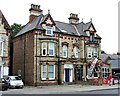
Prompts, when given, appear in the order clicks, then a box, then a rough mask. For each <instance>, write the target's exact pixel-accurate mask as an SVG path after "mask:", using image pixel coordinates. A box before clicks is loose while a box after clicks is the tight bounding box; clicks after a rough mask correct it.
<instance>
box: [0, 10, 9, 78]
mask: <svg viewBox="0 0 120 96" xmlns="http://www.w3.org/2000/svg"><path fill="white" fill-rule="evenodd" d="M10 29H11V28H10V26H9V24H8V22H7V20H6V18H5V17H4V15H3V13H2V11H1V10H0V78H2V77H4V76H8V74H9V60H10V59H9V36H10Z"/></svg>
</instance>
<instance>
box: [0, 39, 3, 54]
mask: <svg viewBox="0 0 120 96" xmlns="http://www.w3.org/2000/svg"><path fill="white" fill-rule="evenodd" d="M0 56H3V41H0Z"/></svg>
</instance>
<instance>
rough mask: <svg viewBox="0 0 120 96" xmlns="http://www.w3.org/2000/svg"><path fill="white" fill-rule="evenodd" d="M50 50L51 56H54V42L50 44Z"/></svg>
mask: <svg viewBox="0 0 120 96" xmlns="http://www.w3.org/2000/svg"><path fill="white" fill-rule="evenodd" d="M48 52H49V53H48V54H49V56H54V43H49V44H48Z"/></svg>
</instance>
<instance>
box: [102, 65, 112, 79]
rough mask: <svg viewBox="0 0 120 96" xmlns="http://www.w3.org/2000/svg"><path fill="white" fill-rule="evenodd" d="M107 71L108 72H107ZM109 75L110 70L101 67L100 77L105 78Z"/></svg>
mask: <svg viewBox="0 0 120 96" xmlns="http://www.w3.org/2000/svg"><path fill="white" fill-rule="evenodd" d="M108 70H109V71H108ZM109 74H110V69H109V67H102V77H103V78H107V77H108V75H109Z"/></svg>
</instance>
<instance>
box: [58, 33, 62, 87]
mask: <svg viewBox="0 0 120 96" xmlns="http://www.w3.org/2000/svg"><path fill="white" fill-rule="evenodd" d="M60 70H61V65H60V34H59V33H58V85H60V84H61V71H60Z"/></svg>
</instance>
